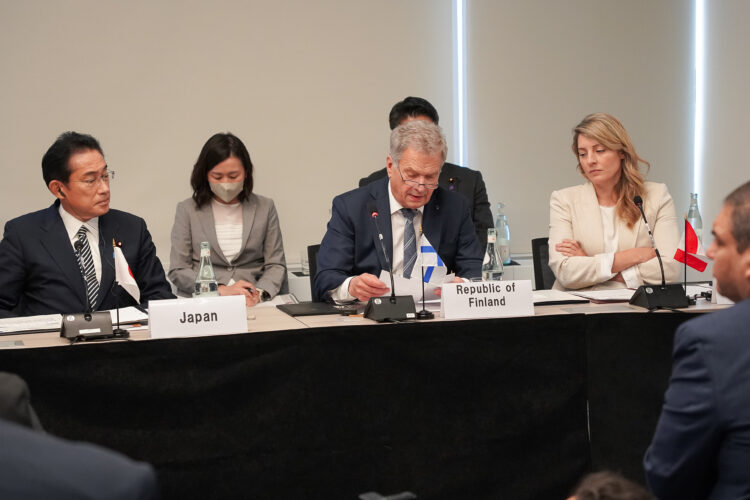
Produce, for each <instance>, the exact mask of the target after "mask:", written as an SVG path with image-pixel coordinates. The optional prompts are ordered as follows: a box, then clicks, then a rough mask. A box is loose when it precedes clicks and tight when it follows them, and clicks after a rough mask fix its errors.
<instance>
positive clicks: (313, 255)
mask: <svg viewBox="0 0 750 500" xmlns="http://www.w3.org/2000/svg"><path fill="white" fill-rule="evenodd" d="M318 250H320V245H308V247H307V261H308V262H309V263H310V297H311V298H312V301H313V302H320V297H318V294H317V293H315V274H316V273H317V272H318Z"/></svg>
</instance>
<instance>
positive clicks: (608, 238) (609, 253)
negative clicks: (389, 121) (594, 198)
mask: <svg viewBox="0 0 750 500" xmlns="http://www.w3.org/2000/svg"><path fill="white" fill-rule="evenodd" d="M616 208H617V207H616V206H611V207H603V206H601V205H599V210H600V211H601V214H602V231H603V234H604V253H603V254H600V255H599V278H600V280H601V281H607V280H610V279H612V278H614V277H615V275H616V274H617V273H613V272H612V264H613V263H614V261H615V252H617V242H618V238H619V234H618V231H617V224H615V217H617V213H616ZM620 274H621V275H622V277H623V279H624V280H625V286H627V287H628V288H638V275H637V274H636V272H635V269H633V268H632V267H629V268H627V269H623V270H622V271H620Z"/></svg>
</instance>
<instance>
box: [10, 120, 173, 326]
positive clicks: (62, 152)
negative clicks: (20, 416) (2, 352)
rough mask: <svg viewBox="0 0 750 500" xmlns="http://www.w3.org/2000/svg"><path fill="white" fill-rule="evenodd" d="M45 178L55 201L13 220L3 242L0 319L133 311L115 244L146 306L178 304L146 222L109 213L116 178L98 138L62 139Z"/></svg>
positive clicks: (72, 135) (49, 156) (46, 161)
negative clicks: (118, 272)
mask: <svg viewBox="0 0 750 500" xmlns="http://www.w3.org/2000/svg"><path fill="white" fill-rule="evenodd" d="M42 175H43V176H44V182H45V183H46V184H47V188H48V189H49V190H50V192H51V193H52V194H53V195H54V196H55V197H56V198H57V200H56V201H55V202H54V203H53V204H52V206H51V207H49V208H46V209H44V210H40V211H38V212H33V213H30V214H27V215H23V216H21V217H18V218H16V219H13V220H11V221H9V222H8V223H7V224H6V225H5V234H4V235H3V240H2V241H0V269H1V270H2V272H0V317H8V316H29V315H35V314H51V313H78V312H87V311H95V310H103V309H114V308H115V307H116V306H117V305H119V306H121V307H122V306H127V305H134V304H135V300H134V299H133V298H132V297H131V296H130V295H129V294H128V293H127V292H125V290H124V289H122V288H121V287H116V286H115V283H114V279H115V267H114V260H113V255H114V251H113V246H114V245H115V244H117V245H118V246H120V247H121V249H122V252H123V254H124V255H125V259H126V260H127V262H128V264H129V265H130V269H131V271H132V273H133V276H134V278H135V280H136V283H137V284H138V287H139V288H140V293H141V296H140V297H141V300H140V302H141V303H142V304H145V303H146V302H148V300H149V299H165V298H174V295H172V292H171V288H170V286H169V283H168V282H167V279H166V277H165V275H164V269H163V268H162V266H161V263H160V262H159V259H158V258H157V257H156V248H155V247H154V244H153V242H152V241H151V235H150V234H149V232H148V229H146V223H145V221H144V220H143V219H141V218H140V217H136V216H134V215H131V214H128V213H125V212H121V211H119V210H110V208H109V183H110V180H111V179H112V178H113V177H114V172H113V171H111V170H108V168H107V163H106V162H105V161H104V155H103V153H102V149H101V147H100V146H99V143H98V142H97V140H96V139H94V138H93V137H91V136H90V135H83V134H78V133H76V132H66V133H64V134H62V135H61V136H60V137H58V139H57V140H56V141H55V143H54V144H52V146H50V148H49V150H47V153H46V154H45V155H44V158H43V159H42Z"/></svg>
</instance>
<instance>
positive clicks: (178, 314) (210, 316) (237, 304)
mask: <svg viewBox="0 0 750 500" xmlns="http://www.w3.org/2000/svg"><path fill="white" fill-rule="evenodd" d="M148 325H149V329H150V330H151V338H152V339H168V338H174V337H204V336H208V335H226V334H228V333H244V332H247V308H246V307H245V296H244V295H228V296H225V297H195V298H191V299H165V300H150V301H149V302H148Z"/></svg>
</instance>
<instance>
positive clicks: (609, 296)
mask: <svg viewBox="0 0 750 500" xmlns="http://www.w3.org/2000/svg"><path fill="white" fill-rule="evenodd" d="M570 293H572V294H573V295H578V296H579V297H583V298H585V299H589V300H591V301H594V302H628V301H629V300H630V298H631V297H632V296H633V294H634V293H635V290H633V289H632V288H615V289H612V290H589V291H585V292H582V291H578V290H572V291H570Z"/></svg>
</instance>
